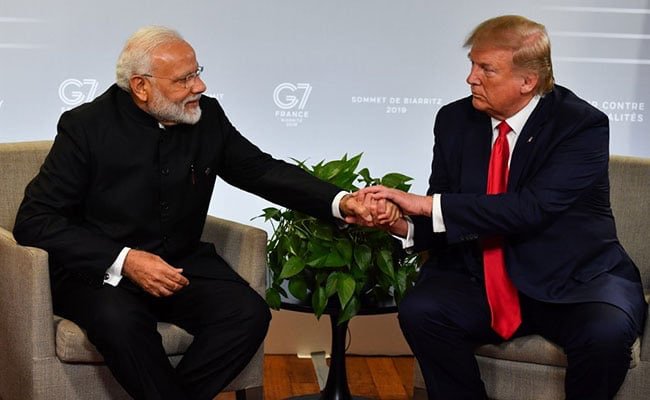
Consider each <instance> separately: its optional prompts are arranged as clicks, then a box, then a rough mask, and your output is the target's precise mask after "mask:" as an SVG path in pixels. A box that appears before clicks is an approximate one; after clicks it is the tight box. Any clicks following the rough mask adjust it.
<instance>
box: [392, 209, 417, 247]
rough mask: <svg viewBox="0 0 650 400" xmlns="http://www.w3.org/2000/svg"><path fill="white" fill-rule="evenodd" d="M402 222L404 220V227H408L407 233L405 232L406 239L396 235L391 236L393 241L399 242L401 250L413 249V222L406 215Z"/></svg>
mask: <svg viewBox="0 0 650 400" xmlns="http://www.w3.org/2000/svg"><path fill="white" fill-rule="evenodd" d="M404 220H406V226H407V227H408V228H407V229H408V230H407V232H406V237H405V238H403V237H401V236H397V235H392V236H393V237H394V238H395V239H397V240H399V241H400V242H402V249H404V250H407V252H408V249H410V248H411V247H413V244H414V243H413V237H414V234H415V225H413V220H411V218H410V217H409V216H408V215H405V216H404Z"/></svg>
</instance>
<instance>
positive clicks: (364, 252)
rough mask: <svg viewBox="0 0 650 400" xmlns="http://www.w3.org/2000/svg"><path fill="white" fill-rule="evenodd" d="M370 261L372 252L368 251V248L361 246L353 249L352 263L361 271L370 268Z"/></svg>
mask: <svg viewBox="0 0 650 400" xmlns="http://www.w3.org/2000/svg"><path fill="white" fill-rule="evenodd" d="M371 259H372V250H371V249H370V246H368V245H365V244H361V245H359V246H356V247H355V248H354V262H355V263H356V264H357V266H358V267H359V269H361V270H362V271H365V270H367V269H368V267H369V266H370V260H371Z"/></svg>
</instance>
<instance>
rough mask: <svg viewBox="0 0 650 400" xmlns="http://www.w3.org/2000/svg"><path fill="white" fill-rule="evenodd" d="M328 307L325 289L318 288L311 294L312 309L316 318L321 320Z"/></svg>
mask: <svg viewBox="0 0 650 400" xmlns="http://www.w3.org/2000/svg"><path fill="white" fill-rule="evenodd" d="M326 305H327V296H325V289H323V287H322V286H317V287H316V289H315V290H314V292H313V293H312V294H311V307H312V308H313V309H314V314H316V318H318V319H320V317H321V315H323V312H324V311H325V306H326Z"/></svg>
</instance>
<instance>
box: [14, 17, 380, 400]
mask: <svg viewBox="0 0 650 400" xmlns="http://www.w3.org/2000/svg"><path fill="white" fill-rule="evenodd" d="M202 71H203V67H202V66H200V65H199V64H198V63H197V61H196V56H195V53H194V50H193V49H192V47H191V46H190V45H189V44H188V43H187V42H186V41H185V40H183V38H182V37H181V36H180V35H179V34H178V33H177V32H175V31H173V30H171V29H168V28H164V27H145V28H142V29H140V30H139V31H137V32H135V33H134V34H133V35H132V36H131V37H130V38H129V39H128V41H127V42H126V45H125V47H124V49H123V51H122V53H121V55H120V57H119V59H118V62H117V71H116V72H117V83H116V84H115V85H113V86H111V87H110V88H109V89H108V90H107V91H106V92H105V93H104V94H102V95H101V96H100V97H98V98H97V99H96V100H94V101H93V102H91V103H88V104H84V105H81V106H79V107H77V108H75V109H73V110H70V111H68V112H65V113H64V114H63V115H62V116H61V119H60V121H59V124H58V134H57V137H56V139H55V142H54V145H53V147H52V150H51V152H50V154H49V155H48V157H47V158H46V160H45V162H44V165H43V167H42V168H41V171H40V173H39V174H38V175H37V176H36V178H34V180H33V181H32V182H31V183H30V184H29V186H28V187H27V189H26V191H25V198H24V200H23V203H22V205H21V207H20V210H19V212H18V216H17V219H16V225H15V228H14V234H15V237H16V239H17V240H18V242H20V243H21V244H23V245H29V246H35V247H40V248H43V249H45V250H46V251H47V252H48V253H49V257H50V276H51V281H52V298H53V304H54V312H55V313H56V314H57V315H60V316H62V317H65V318H67V319H70V320H72V321H74V322H76V323H77V324H78V325H80V326H81V327H82V328H84V329H85V330H86V332H87V334H88V338H89V339H90V341H91V342H92V343H93V344H94V345H95V346H96V347H97V350H98V351H99V352H100V353H101V354H102V355H103V357H104V359H105V361H106V364H107V365H108V367H109V368H110V370H111V372H112V373H113V375H114V376H115V378H116V379H117V380H118V381H119V382H120V384H121V385H122V386H123V387H124V388H125V389H126V391H127V392H128V393H129V394H130V395H131V396H133V397H134V398H136V399H174V400H178V399H212V398H213V397H214V396H216V395H217V393H219V392H220V391H221V390H222V389H223V388H224V387H225V386H226V385H227V384H228V383H229V382H230V381H231V380H232V379H233V378H234V377H235V376H237V374H238V373H239V372H240V371H241V370H242V369H243V368H244V367H245V366H246V364H247V363H248V361H249V360H250V359H251V357H252V356H253V355H254V353H255V352H256V350H257V348H258V347H259V345H260V344H261V342H262V340H263V339H264V336H265V334H266V331H267V328H268V323H269V320H270V313H269V310H268V307H267V305H266V303H265V302H264V299H262V298H261V297H260V296H259V295H258V294H257V293H256V292H255V291H254V290H252V289H251V288H250V287H249V286H248V284H247V283H246V282H245V281H244V280H243V279H241V278H240V277H239V276H238V275H237V274H236V273H235V272H234V271H233V270H232V269H231V268H230V267H229V266H228V265H227V264H226V262H225V261H224V260H223V259H222V258H221V257H219V256H218V255H217V253H216V252H215V249H214V246H213V245H212V244H208V243H203V242H201V241H200V237H201V232H202V230H203V225H204V222H205V219H206V215H207V211H208V205H209V203H210V199H211V195H212V190H213V187H214V182H215V179H216V177H217V176H220V177H221V178H222V179H224V180H225V181H226V182H228V183H230V184H232V185H234V186H237V187H239V188H241V189H243V190H246V191H249V192H251V193H254V194H257V195H260V196H262V197H264V198H266V199H268V200H269V201H272V202H274V203H278V204H281V205H283V206H285V207H289V208H293V209H296V210H300V211H302V212H305V213H308V214H311V215H314V216H317V217H320V218H329V219H332V218H343V217H344V216H348V217H350V218H353V217H354V218H356V219H359V218H362V219H364V220H366V221H371V220H372V218H371V216H370V215H369V213H368V211H367V210H366V208H365V207H363V205H361V204H359V203H357V200H356V199H354V198H353V197H352V196H350V195H348V194H345V193H343V192H341V191H340V189H339V188H337V187H335V186H333V185H330V184H327V183H324V182H322V181H319V180H318V179H316V178H314V177H312V176H311V175H309V174H307V173H306V172H304V171H302V170H301V169H300V168H298V167H296V166H293V165H289V164H287V163H285V162H283V161H279V160H276V159H273V158H272V157H271V156H270V155H268V154H266V153H264V152H262V151H261V150H260V149H258V148H257V147H256V146H255V145H253V144H252V143H251V142H249V141H248V140H247V139H245V138H244V137H243V136H242V135H241V134H240V133H239V132H238V131H237V130H236V129H235V128H234V127H233V126H232V125H231V124H230V122H229V121H228V118H227V117H226V115H225V114H224V112H223V110H222V109H221V106H220V105H219V103H218V102H217V100H216V99H213V98H210V97H207V96H203V95H202V93H203V92H204V91H205V90H206V86H205V84H204V83H203V81H202V80H201V77H200V75H201V72H202ZM158 321H167V322H172V323H174V324H176V325H179V326H180V327H182V328H184V329H185V330H187V331H188V332H189V333H191V334H192V335H194V341H193V343H192V345H191V346H190V347H189V349H188V350H187V352H186V353H185V356H184V357H183V359H182V361H181V362H180V364H178V366H177V367H176V368H174V367H172V365H171V364H170V363H169V361H168V359H167V356H166V355H165V351H164V349H163V346H162V343H161V338H160V336H159V335H158V333H157V331H156V323H157V322H158Z"/></svg>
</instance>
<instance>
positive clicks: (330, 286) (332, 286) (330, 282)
mask: <svg viewBox="0 0 650 400" xmlns="http://www.w3.org/2000/svg"><path fill="white" fill-rule="evenodd" d="M339 274H340V272H332V273H331V274H329V276H328V277H327V283H326V284H325V294H326V295H327V298H330V297H331V296H332V295H333V294H334V293H336V289H337V288H338V283H339Z"/></svg>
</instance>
